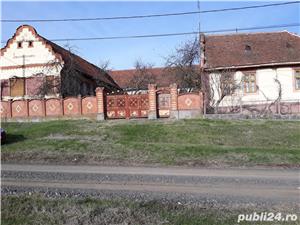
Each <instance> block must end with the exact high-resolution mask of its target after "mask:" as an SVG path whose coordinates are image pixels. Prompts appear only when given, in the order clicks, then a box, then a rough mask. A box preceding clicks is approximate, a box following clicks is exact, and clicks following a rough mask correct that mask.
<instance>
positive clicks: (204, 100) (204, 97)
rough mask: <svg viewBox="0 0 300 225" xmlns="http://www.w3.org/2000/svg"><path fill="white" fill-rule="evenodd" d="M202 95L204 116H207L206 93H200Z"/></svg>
mask: <svg viewBox="0 0 300 225" xmlns="http://www.w3.org/2000/svg"><path fill="white" fill-rule="evenodd" d="M200 93H201V95H202V107H203V115H204V116H205V115H206V95H205V93H204V92H202V91H200Z"/></svg>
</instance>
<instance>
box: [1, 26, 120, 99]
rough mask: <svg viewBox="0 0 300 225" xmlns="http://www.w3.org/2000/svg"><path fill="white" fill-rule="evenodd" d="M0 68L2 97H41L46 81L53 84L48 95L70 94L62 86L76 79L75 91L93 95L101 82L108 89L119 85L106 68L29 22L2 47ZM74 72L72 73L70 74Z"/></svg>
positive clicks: (114, 88)
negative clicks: (39, 31) (56, 41)
mask: <svg viewBox="0 0 300 225" xmlns="http://www.w3.org/2000/svg"><path fill="white" fill-rule="evenodd" d="M0 69H1V75H0V80H1V99H3V100H8V99H12V100H16V99H23V98H36V97H39V89H40V88H41V86H42V85H43V84H45V83H46V81H47V83H51V84H52V85H51V86H53V90H50V91H49V93H48V97H51V96H52V97H53V96H56V97H57V96H64V95H70V93H66V91H65V93H64V92H63V90H66V88H65V87H67V86H68V85H70V84H71V83H72V82H73V83H74V81H75V80H76V89H75V88H73V95H93V94H94V90H95V88H96V86H97V84H99V82H100V83H101V85H102V86H104V87H106V88H107V89H108V90H119V89H120V88H119V86H118V85H117V84H116V83H115V82H114V80H113V79H112V78H111V77H110V76H109V75H108V74H107V73H106V72H104V71H103V70H101V69H100V68H98V67H97V66H95V65H93V64H91V63H89V62H87V61H86V60H84V59H83V58H81V57H79V56H78V55H75V54H73V53H72V52H70V51H69V50H68V49H65V48H63V47H61V46H59V45H57V44H55V43H53V42H51V41H49V40H47V39H46V38H44V37H42V36H41V35H39V34H38V33H37V32H36V30H35V29H34V28H33V27H32V26H29V25H22V26H20V27H18V28H17V30H16V32H15V34H14V35H13V36H12V38H10V39H9V40H8V41H7V43H6V45H5V46H4V47H3V48H1V59H0ZM70 70H72V71H71V72H70ZM71 73H72V74H73V76H72V77H70V76H67V74H71ZM97 82H98V83H97ZM46 97H47V96H46Z"/></svg>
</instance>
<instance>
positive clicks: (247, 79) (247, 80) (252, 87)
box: [244, 73, 256, 93]
mask: <svg viewBox="0 0 300 225" xmlns="http://www.w3.org/2000/svg"><path fill="white" fill-rule="evenodd" d="M244 92H245V93H255V92H256V80H255V73H248V74H245V76H244Z"/></svg>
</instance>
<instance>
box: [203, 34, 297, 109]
mask: <svg viewBox="0 0 300 225" xmlns="http://www.w3.org/2000/svg"><path fill="white" fill-rule="evenodd" d="M201 50H202V61H201V67H202V68H203V70H204V72H206V73H207V74H208V76H207V77H208V79H207V80H206V83H207V87H208V88H207V90H206V91H207V95H208V96H209V97H208V98H209V105H210V106H211V107H212V108H215V107H216V106H217V105H218V103H219V105H218V108H219V110H220V111H222V112H223V111H227V112H230V111H239V110H240V111H241V110H242V111H244V112H254V111H255V112H259V111H262V110H269V111H270V112H275V113H300V36H298V35H296V34H293V33H290V32H287V31H282V32H268V33H263V32H262V33H244V34H243V33H242V34H229V35H205V36H204V35H202V36H201ZM228 74H232V76H231V79H228V77H230V76H228ZM226 82H227V85H226ZM224 83H225V84H224ZM222 94H224V95H226V96H225V97H224V98H223V97H222V96H223V95H222Z"/></svg>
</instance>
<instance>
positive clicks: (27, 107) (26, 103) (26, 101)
mask: <svg viewBox="0 0 300 225" xmlns="http://www.w3.org/2000/svg"><path fill="white" fill-rule="evenodd" d="M25 106H26V114H27V117H29V99H25Z"/></svg>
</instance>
